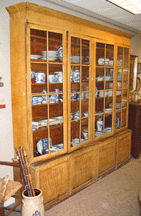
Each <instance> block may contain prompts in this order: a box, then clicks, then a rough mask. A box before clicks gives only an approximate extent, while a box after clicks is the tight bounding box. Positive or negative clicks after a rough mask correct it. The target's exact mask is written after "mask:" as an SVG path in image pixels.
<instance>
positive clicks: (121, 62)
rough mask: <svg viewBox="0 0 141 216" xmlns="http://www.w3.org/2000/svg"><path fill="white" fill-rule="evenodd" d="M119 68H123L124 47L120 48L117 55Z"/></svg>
mask: <svg viewBox="0 0 141 216" xmlns="http://www.w3.org/2000/svg"><path fill="white" fill-rule="evenodd" d="M117 66H118V67H122V66H123V47H118V54H117Z"/></svg>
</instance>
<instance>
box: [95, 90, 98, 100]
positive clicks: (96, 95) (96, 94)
mask: <svg viewBox="0 0 141 216" xmlns="http://www.w3.org/2000/svg"><path fill="white" fill-rule="evenodd" d="M95 90H96V92H95V97H96V98H97V97H98V92H97V91H98V88H97V87H95Z"/></svg>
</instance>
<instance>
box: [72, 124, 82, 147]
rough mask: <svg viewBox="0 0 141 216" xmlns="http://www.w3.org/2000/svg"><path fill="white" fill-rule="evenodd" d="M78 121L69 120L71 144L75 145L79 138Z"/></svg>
mask: <svg viewBox="0 0 141 216" xmlns="http://www.w3.org/2000/svg"><path fill="white" fill-rule="evenodd" d="M79 131H80V121H79V120H78V121H74V122H71V146H72V147H73V146H76V145H78V144H79V143H80V139H79Z"/></svg>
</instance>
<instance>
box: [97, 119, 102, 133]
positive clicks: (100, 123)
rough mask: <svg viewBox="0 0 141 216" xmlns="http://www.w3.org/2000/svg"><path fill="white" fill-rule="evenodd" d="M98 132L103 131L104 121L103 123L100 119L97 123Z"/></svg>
mask: <svg viewBox="0 0 141 216" xmlns="http://www.w3.org/2000/svg"><path fill="white" fill-rule="evenodd" d="M97 130H98V131H103V121H102V119H101V118H100V119H98V121H97Z"/></svg>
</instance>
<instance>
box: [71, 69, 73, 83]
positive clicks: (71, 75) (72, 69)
mask: <svg viewBox="0 0 141 216" xmlns="http://www.w3.org/2000/svg"><path fill="white" fill-rule="evenodd" d="M73 73H74V71H73V69H72V68H71V83H72V82H73Z"/></svg>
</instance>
